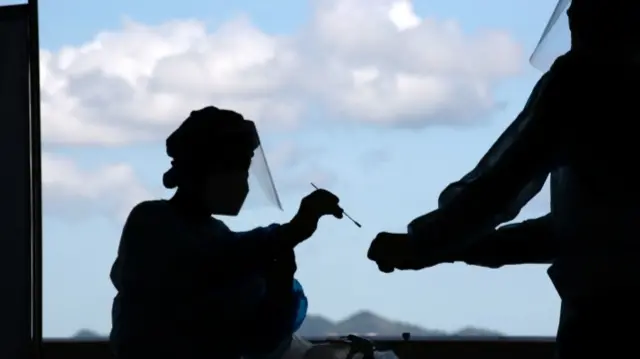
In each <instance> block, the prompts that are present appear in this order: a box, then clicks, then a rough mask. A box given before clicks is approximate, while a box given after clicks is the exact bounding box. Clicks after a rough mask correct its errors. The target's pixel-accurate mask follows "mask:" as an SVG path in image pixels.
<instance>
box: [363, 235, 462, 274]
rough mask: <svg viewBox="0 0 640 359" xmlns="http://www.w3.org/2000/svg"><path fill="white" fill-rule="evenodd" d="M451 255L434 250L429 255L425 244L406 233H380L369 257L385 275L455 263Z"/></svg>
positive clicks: (373, 243) (371, 247)
mask: <svg viewBox="0 0 640 359" xmlns="http://www.w3.org/2000/svg"><path fill="white" fill-rule="evenodd" d="M450 255H451V253H448V252H447V255H446V256H442V253H441V252H440V251H439V250H437V249H435V248H434V251H433V253H429V251H428V249H427V248H424V246H423V243H420V244H418V243H416V239H415V238H411V237H409V235H407V234H404V233H387V232H381V233H378V235H377V236H376V238H375V239H374V240H373V241H372V242H371V246H370V247H369V252H368V253H367V257H368V258H369V259H370V260H372V261H374V262H376V264H377V265H378V269H380V271H382V272H384V273H391V272H393V271H394V270H396V269H399V270H419V269H424V268H428V267H433V266H435V265H438V264H442V263H451V262H453V261H454V260H453V257H450Z"/></svg>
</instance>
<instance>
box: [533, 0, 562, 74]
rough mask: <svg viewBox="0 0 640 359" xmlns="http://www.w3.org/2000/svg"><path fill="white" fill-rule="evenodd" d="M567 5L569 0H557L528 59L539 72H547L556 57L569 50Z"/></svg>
mask: <svg viewBox="0 0 640 359" xmlns="http://www.w3.org/2000/svg"><path fill="white" fill-rule="evenodd" d="M569 5H571V0H558V4H557V5H556V8H555V9H554V10H553V13H552V14H551V18H550V19H549V21H548V22H547V26H545V27H544V31H543V32H542V35H541V36H540V40H539V41H538V45H537V46H536V48H535V50H533V54H532V55H531V58H529V62H530V63H531V65H533V67H535V68H536V69H538V70H540V71H543V72H546V71H548V70H549V69H550V68H551V65H553V62H554V61H555V60H556V59H557V58H558V57H560V56H562V55H564V54H565V53H567V51H569V49H571V31H570V29H569V18H568V17H567V9H568V8H569Z"/></svg>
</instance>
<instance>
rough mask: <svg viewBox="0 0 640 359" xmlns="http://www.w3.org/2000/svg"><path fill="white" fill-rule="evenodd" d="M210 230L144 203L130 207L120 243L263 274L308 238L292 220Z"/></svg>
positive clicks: (222, 271) (218, 272) (227, 270)
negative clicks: (244, 229) (235, 229)
mask: <svg viewBox="0 0 640 359" xmlns="http://www.w3.org/2000/svg"><path fill="white" fill-rule="evenodd" d="M207 233H209V232H208V231H206V230H204V231H202V232H199V231H198V230H196V229H194V228H191V227H190V226H184V225H180V223H179V221H176V219H175V218H172V214H171V213H167V211H166V210H164V209H163V208H159V207H158V206H157V205H155V204H154V203H153V202H143V203H141V204H139V205H138V206H136V207H135V208H134V209H133V210H132V211H131V214H130V215H129V218H128V219H127V223H126V224H125V227H124V230H123V234H122V237H123V238H122V242H121V243H122V244H121V245H122V246H124V247H126V248H127V249H128V251H129V252H133V253H137V254H136V257H138V258H146V259H147V260H148V261H149V262H155V261H156V260H158V261H160V260H167V258H174V259H176V260H179V261H180V262H184V263H185V264H189V265H198V264H204V265H205V266H206V270H207V272H209V273H211V274H212V275H214V276H218V277H219V278H223V277H225V276H227V277H228V276H234V277H237V276H245V275H252V274H255V273H260V272H262V271H264V270H265V269H266V268H269V267H270V266H271V264H272V262H273V260H274V259H275V258H276V257H278V256H279V255H280V254H281V253H285V252H287V251H290V250H292V249H293V248H294V247H295V246H296V245H297V244H298V243H299V242H301V241H302V240H303V239H304V238H303V236H301V235H299V234H298V230H296V228H295V227H294V226H293V225H290V224H283V225H278V224H273V225H271V226H268V227H260V228H256V229H254V230H251V231H247V232H233V231H231V230H229V229H228V228H227V227H226V226H224V225H222V226H220V228H218V229H217V230H216V231H215V232H214V233H213V235H208V234H207ZM133 253H132V254H133ZM154 257H158V258H154ZM160 267H162V265H161V264H160Z"/></svg>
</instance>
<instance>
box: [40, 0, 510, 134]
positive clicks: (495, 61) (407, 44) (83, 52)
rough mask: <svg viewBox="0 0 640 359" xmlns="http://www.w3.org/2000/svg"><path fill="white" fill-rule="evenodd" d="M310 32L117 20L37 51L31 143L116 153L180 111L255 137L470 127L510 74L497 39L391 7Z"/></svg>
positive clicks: (363, 4)
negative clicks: (309, 118)
mask: <svg viewBox="0 0 640 359" xmlns="http://www.w3.org/2000/svg"><path fill="white" fill-rule="evenodd" d="M313 9H314V13H313V16H312V21H311V22H310V23H309V24H308V26H306V27H304V28H303V29H301V30H300V31H299V32H298V33H296V34H293V35H290V36H272V35H269V34H266V33H264V32H262V31H261V30H260V29H257V28H255V27H254V26H253V25H252V24H251V23H250V22H249V21H248V20H247V19H243V18H240V19H235V20H233V21H230V22H228V23H226V24H224V25H222V26H221V27H218V28H216V29H213V30H208V29H207V28H206V27H205V25H204V24H203V23H201V22H198V21H195V20H174V21H168V22H166V23H164V24H161V25H157V26H147V25H144V24H139V23H135V22H131V21H128V22H125V23H124V24H123V26H122V28H120V29H118V30H115V31H104V32H101V33H99V34H97V35H96V36H95V37H94V38H93V39H92V40H91V41H89V42H87V43H85V44H82V45H80V46H69V47H66V48H63V49H61V50H59V51H57V52H48V51H44V52H43V54H42V99H43V105H42V111H43V135H44V138H45V141H47V142H48V143H55V144H100V145H122V144H129V143H131V142H135V141H141V140H155V139H157V138H159V136H160V135H165V134H166V133H167V132H168V131H169V130H170V128H171V127H174V126H175V125H176V124H177V122H178V121H181V120H182V119H183V118H184V117H185V116H186V115H187V114H188V113H189V111H190V110H192V109H194V108H199V107H202V106H205V105H209V104H214V105H218V106H221V107H229V108H233V109H237V110H239V111H241V112H242V113H244V114H245V115H246V116H248V117H251V118H252V119H255V120H256V121H257V122H259V123H260V124H261V125H262V126H267V125H268V126H293V125H296V124H298V123H299V122H300V121H301V120H302V119H303V117H304V115H305V111H309V110H310V109H312V108H313V109H317V108H323V109H326V113H323V114H322V115H323V116H325V117H327V118H334V117H335V118H339V119H341V120H353V121H362V122H369V123H371V122H373V123H378V124H388V125H404V126H423V125H427V124H433V123H447V122H451V121H458V122H460V121H470V120H474V119H477V118H478V117H480V116H481V115H482V114H484V113H486V112H487V111H490V110H491V109H492V108H493V106H494V105H495V102H494V99H493V96H492V89H493V87H494V86H495V85H496V84H497V83H498V82H499V81H500V80H502V79H504V78H505V77H508V76H511V75H513V74H514V73H516V72H517V71H518V69H519V63H520V60H521V58H520V47H519V45H518V44H517V43H515V42H514V40H513V39H512V38H511V37H510V36H509V35H508V34H507V33H505V32H500V31H487V32H484V33H477V34H473V35H467V34H465V33H464V32H463V31H462V30H461V28H460V26H459V25H458V24H457V23H456V22H455V21H452V20H444V21H440V20H437V19H433V18H425V19H421V18H419V17H418V16H417V15H416V14H415V13H414V12H413V9H412V5H411V3H410V2H408V1H403V0H324V1H315V2H314V7H313Z"/></svg>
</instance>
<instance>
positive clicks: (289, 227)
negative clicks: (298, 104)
mask: <svg viewBox="0 0 640 359" xmlns="http://www.w3.org/2000/svg"><path fill="white" fill-rule="evenodd" d="M166 146H167V154H168V155H169V157H171V158H172V162H171V163H172V165H171V168H170V169H169V170H168V171H167V172H166V173H165V175H164V178H163V182H164V185H165V187H167V188H169V189H173V188H177V190H176V192H175V195H174V196H173V197H172V198H171V199H170V200H152V201H146V202H142V203H140V204H138V205H137V206H135V208H134V209H133V210H132V211H131V213H130V214H129V217H128V219H127V221H126V224H125V226H124V229H123V232H122V237H121V240H120V246H119V249H118V256H117V259H116V261H115V263H114V265H113V268H112V271H111V279H112V282H113V285H114V286H115V288H116V290H117V292H118V293H117V296H116V297H115V299H114V303H113V310H112V320H113V327H112V331H111V342H112V347H113V350H114V352H115V354H116V356H117V357H118V358H124V359H128V358H167V359H171V358H176V359H178V358H179V359H183V358H220V359H226V358H234V359H235V358H239V357H241V356H242V357H245V358H268V357H270V355H274V357H278V353H279V352H282V351H283V350H286V348H287V346H288V344H289V342H290V341H291V335H292V333H293V332H294V331H295V330H296V329H297V328H298V327H299V326H300V324H301V320H302V319H304V316H305V315H306V298H305V297H304V293H303V291H302V287H301V286H300V283H298V282H297V281H296V280H294V278H293V276H294V273H295V271H296V261H295V253H294V248H295V247H296V246H297V245H298V244H300V243H302V242H303V241H305V240H307V239H308V238H310V237H311V236H312V235H313V233H314V232H315V230H316V228H317V226H318V221H319V220H320V218H321V217H323V216H325V215H332V216H335V217H337V218H342V209H341V208H340V207H339V205H338V198H337V197H336V196H335V195H333V194H331V193H330V192H327V191H325V190H316V191H315V192H313V193H311V194H310V195H308V196H307V197H305V198H304V199H303V200H302V201H301V203H300V207H299V210H298V212H297V214H296V215H295V216H294V217H293V219H292V220H291V221H290V222H288V223H286V224H282V225H280V224H272V225H269V226H267V227H260V228H256V229H253V230H250V231H248V232H233V231H231V230H230V229H229V228H228V227H227V226H226V225H225V224H224V223H223V222H222V221H220V220H218V219H216V218H214V217H212V215H226V216H235V215H237V214H238V213H239V212H240V209H241V208H242V207H243V204H244V202H245V199H246V197H247V195H248V193H249V181H248V179H249V174H250V172H251V174H252V175H256V177H257V178H256V179H257V180H258V182H259V183H260V184H261V185H262V187H263V189H265V190H266V194H267V196H268V197H269V199H270V200H271V201H272V203H274V204H276V205H278V206H279V205H280V201H279V198H278V195H277V191H276V190H275V186H274V185H273V181H272V179H271V175H270V171H269V168H268V165H267V161H266V159H265V158H264V151H263V150H262V148H261V145H260V138H259V136H258V132H257V130H256V127H255V125H254V123H253V122H252V121H249V120H246V119H244V118H243V117H242V116H241V115H240V114H238V113H236V112H233V111H229V110H222V109H218V108H215V107H206V108H203V109H201V110H198V111H194V112H192V113H191V115H190V116H189V117H188V118H187V119H186V120H185V121H184V122H183V123H182V125H181V126H180V127H179V128H178V129H177V130H176V131H175V132H174V133H173V134H171V136H169V138H168V139H167V141H166ZM252 192H253V190H252Z"/></svg>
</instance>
